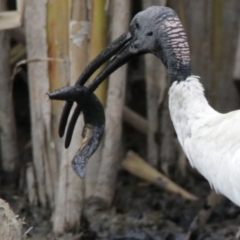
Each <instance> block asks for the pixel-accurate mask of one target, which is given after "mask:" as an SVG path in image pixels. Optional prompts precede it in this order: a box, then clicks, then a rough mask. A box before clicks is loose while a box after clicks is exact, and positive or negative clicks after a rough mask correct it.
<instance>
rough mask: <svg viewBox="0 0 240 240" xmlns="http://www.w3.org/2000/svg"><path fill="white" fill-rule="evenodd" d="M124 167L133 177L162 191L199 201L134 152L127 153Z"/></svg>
mask: <svg viewBox="0 0 240 240" xmlns="http://www.w3.org/2000/svg"><path fill="white" fill-rule="evenodd" d="M122 167H123V168H124V169H125V170H127V171H128V172H130V173H132V174H133V175H135V176H138V177H140V178H142V179H144V180H146V181H148V182H150V183H153V184H154V185H156V186H158V187H160V188H161V189H164V190H167V191H169V192H172V193H174V194H177V195H180V196H181V197H183V198H185V199H188V200H192V201H196V200H198V197H197V196H195V195H193V194H192V193H189V192H188V191H186V190H185V189H183V188H182V187H180V186H179V185H177V184H176V183H174V182H173V181H172V180H170V179H169V178H167V177H166V176H165V175H163V174H162V173H160V172H159V171H157V170H156V169H155V168H153V167H152V166H151V165H149V164H148V163H147V162H146V161H144V160H143V159H142V158H141V157H140V156H138V155H137V154H136V153H134V152H132V151H129V152H128V153H127V156H126V158H125V159H124V160H123V162H122Z"/></svg>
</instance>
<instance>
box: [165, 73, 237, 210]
mask: <svg viewBox="0 0 240 240" xmlns="http://www.w3.org/2000/svg"><path fill="white" fill-rule="evenodd" d="M169 109H170V115H171V119H172V122H173V125H174V128H175V131H176V133H177V137H178V140H179V142H180V144H181V146H182V148H183V150H184V152H185V154H186V156H187V157H188V160H189V162H190V164H191V166H192V167H194V168H196V169H197V170H198V171H199V172H200V173H201V174H202V175H203V176H204V177H205V178H206V179H207V180H208V182H209V183H210V185H211V187H212V188H214V190H215V191H216V192H218V193H221V194H223V195H225V196H227V197H228V198H229V199H230V200H232V201H233V202H234V203H235V204H237V205H239V206H240V185H239V184H238V183H239V181H240V134H238V133H240V125H239V121H240V111H233V112H229V113H226V114H221V113H219V112H217V111H215V110H214V109H213V108H212V107H211V106H210V105H209V104H208V101H207V100H206V98H205V96H204V89H203V87H202V84H201V83H200V82H199V78H198V77H196V76H190V77H188V78H187V79H186V80H185V81H182V82H180V83H177V82H176V83H173V84H172V86H171V87H170V89H169Z"/></svg>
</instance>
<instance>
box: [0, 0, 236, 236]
mask: <svg viewBox="0 0 240 240" xmlns="http://www.w3.org/2000/svg"><path fill="white" fill-rule="evenodd" d="M152 5H162V6H168V7H171V8H173V9H174V10H175V11H176V12H177V13H178V15H179V18H180V19H181V22H182V24H183V26H184V29H185V31H186V33H187V36H188V41H189V45H190V50H191V58H192V73H193V75H198V76H200V77H201V82H202V84H203V86H204V88H205V94H206V97H207V99H208V101H209V103H210V104H211V105H212V106H213V107H214V108H215V109H216V110H218V111H220V112H222V113H225V112H228V111H232V110H236V109H239V107H240V92H239V91H240V37H239V36H240V32H239V23H240V14H239V13H240V4H239V2H238V0H228V1H226V0H211V1H210V0H202V1H193V0H142V1H140V0H135V1H133V0H25V1H24V0H0V53H1V54H0V96H1V100H0V198H1V199H2V200H1V199H0V222H1V225H2V227H1V226H0V233H1V236H2V239H4V240H5V239H6V240H7V239H21V238H22V239H36V240H47V239H62V240H70V239H71V240H78V239H89V240H91V239H140V240H144V239H158V240H159V239H168V240H170V239H179V240H180V239H186V240H187V239H235V238H234V237H235V236H236V234H237V232H238V228H239V224H240V210H239V208H238V207H236V206H235V205H233V204H232V203H231V202H230V201H228V200H227V199H225V198H223V197H221V196H218V195H217V194H215V193H213V192H211V189H210V186H209V184H208V183H207V182H206V180H205V179H204V178H203V177H201V176H200V175H199V174H198V173H197V172H196V171H195V170H194V169H192V168H191V166H190V165H189V163H188V161H187V159H186V157H185V155H184V153H183V152H182V149H181V147H180V146H179V144H178V141H177V138H176V134H175V132H174V129H173V126H172V122H171V120H170V116H169V111H168V87H169V84H168V83H169V80H168V75H167V71H166V69H165V67H164V66H163V65H162V63H161V62H160V61H159V60H158V59H156V58H155V57H154V56H151V55H146V56H142V57H138V58H136V59H134V60H132V61H131V62H129V63H128V64H127V65H125V66H123V67H121V68H120V69H118V70H117V71H116V72H115V73H113V74H112V75H111V76H110V77H109V79H108V80H107V81H105V82H104V84H102V85H101V86H100V87H99V88H98V89H97V91H96V94H97V96H98V98H99V99H100V101H101V102H102V104H103V105H104V107H105V114H106V129H105V134H104V137H103V140H102V143H101V145H100V147H99V149H98V150H97V151H96V153H95V154H94V156H93V157H92V158H91V159H90V161H89V163H88V168H87V174H86V177H85V179H84V180H81V179H79V178H78V177H77V175H76V174H75V173H74V172H73V170H72V167H71V160H72V158H73V157H74V155H75V153H76V152H77V150H78V149H79V148H80V145H81V132H82V128H83V124H84V123H83V119H82V116H81V117H80V118H79V120H78V122H77V124H76V128H75V131H74V135H73V139H72V143H71V145H70V147H69V148H68V149H65V148H64V138H62V139H61V138H59V136H58V125H59V120H60V116H61V113H62V109H63V106H64V103H63V102H59V101H50V100H48V96H47V95H46V93H47V92H50V91H53V90H56V89H59V88H61V87H65V86H67V85H74V84H75V82H76V81H77V79H78V77H79V75H80V74H81V72H82V71H83V70H84V68H85V67H86V66H87V64H88V63H89V62H90V61H91V60H92V59H94V58H95V57H96V56H97V55H98V54H99V53H100V52H101V51H102V50H103V49H104V48H106V46H107V45H108V44H109V43H110V42H112V41H113V40H114V39H116V38H117V37H118V36H120V35H121V34H122V33H124V32H126V31H128V27H129V23H130V21H131V19H132V18H133V16H134V15H135V14H136V13H138V12H139V11H141V10H144V9H146V8H147V7H149V6H152ZM100 70H101V69H100ZM100 70H98V71H97V72H96V74H97V73H98V72H99V71H100ZM96 74H94V76H93V77H92V78H91V79H89V81H88V83H89V82H91V81H92V79H94V77H96ZM3 200H4V201H3ZM206 201H207V203H205V204H204V202H206ZM7 203H9V205H10V207H9V205H8V204H7ZM215 205H216V207H215ZM11 209H12V210H11ZM2 223H3V224H2ZM3 226H4V227H3ZM6 226H8V227H6Z"/></svg>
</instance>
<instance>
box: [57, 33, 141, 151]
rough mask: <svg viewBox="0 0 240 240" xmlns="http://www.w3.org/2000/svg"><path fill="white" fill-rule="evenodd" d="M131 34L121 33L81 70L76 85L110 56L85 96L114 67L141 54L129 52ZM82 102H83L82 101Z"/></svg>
mask: <svg viewBox="0 0 240 240" xmlns="http://www.w3.org/2000/svg"><path fill="white" fill-rule="evenodd" d="M132 39H133V38H132V36H131V34H130V33H129V32H128V33H125V34H123V35H121V36H120V37H119V38H118V39H116V40H115V41H114V42H113V43H112V44H110V45H109V46H108V47H107V48H106V49H105V50H103V51H102V52H101V53H100V54H99V55H98V56H97V57H96V58H95V59H94V60H93V61H92V62H91V63H90V64H89V65H88V66H87V67H86V68H85V70H84V71H83V73H82V74H81V76H80V77H79V79H78V81H77V82H76V86H77V85H84V84H85V82H86V81H87V80H88V78H89V77H90V76H91V75H92V74H93V73H94V72H95V71H96V70H97V69H98V68H99V67H100V66H101V65H102V64H103V63H105V62H106V61H107V60H109V59H110V58H111V57H113V56H114V55H115V56H114V57H113V58H112V59H111V61H110V62H109V63H108V65H107V66H106V67H105V68H104V69H103V70H102V72H100V73H99V75H98V76H97V77H96V78H95V79H94V80H93V82H92V83H91V84H90V86H89V87H88V89H87V91H86V97H88V96H89V95H91V93H93V92H94V91H95V89H96V88H97V87H98V86H99V85H100V84H101V82H103V81H104V79H106V78H107V77H108V76H109V75H110V74H111V73H112V72H114V71H115V70H116V69H118V68H119V67H121V66H122V65H124V64H125V63H127V62H128V61H129V60H131V59H132V58H134V57H136V56H138V55H140V54H143V53H144V52H137V53H136V52H134V53H133V52H131V51H130V49H131V41H132ZM66 100H67V99H66ZM82 104H83V102H82ZM82 104H78V105H77V107H76V109H75V110H74V113H73V115H72V118H71V120H70V122H69V125H68V131H67V134H66V139H65V147H66V148H68V147H69V145H70V142H71V138H72V135H73V131H74V127H75V124H76V122H77V119H78V117H79V115H80V113H81V111H82ZM72 105H73V102H72V101H69V100H67V103H66V104H65V106H64V109H63V113H62V117H61V120H60V125H59V136H60V137H62V136H63V135H64V132H65V128H66V124H67V119H68V116H69V113H70V110H71V108H72Z"/></svg>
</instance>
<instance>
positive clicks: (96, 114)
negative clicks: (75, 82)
mask: <svg viewBox="0 0 240 240" xmlns="http://www.w3.org/2000/svg"><path fill="white" fill-rule="evenodd" d="M85 93H86V87H83V86H71V87H66V88H62V89H59V90H56V91H55V92H52V93H49V94H48V96H49V98H50V99H51V100H67V101H71V102H76V103H77V107H80V109H81V111H82V112H83V117H84V127H83V131H82V141H81V147H80V149H79V150H78V152H77V153H76V155H75V157H74V158H73V160H72V167H73V170H74V171H75V172H76V173H77V175H78V176H79V177H81V178H83V177H84V176H85V173H86V166H87V162H88V160H89V158H90V157H91V156H92V154H93V153H94V152H95V151H96V150H97V148H98V146H99V144H100V141H101V139H102V136H103V133H104V127H105V115H104V109H103V106H102V104H101V103H100V101H99V100H98V98H97V97H96V96H95V95H94V94H91V95H90V96H89V97H88V98H87V99H85ZM83 103H84V104H83ZM73 114H74V113H73Z"/></svg>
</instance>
